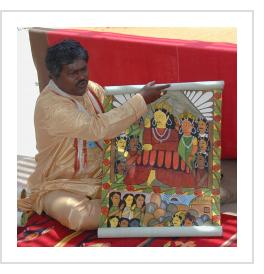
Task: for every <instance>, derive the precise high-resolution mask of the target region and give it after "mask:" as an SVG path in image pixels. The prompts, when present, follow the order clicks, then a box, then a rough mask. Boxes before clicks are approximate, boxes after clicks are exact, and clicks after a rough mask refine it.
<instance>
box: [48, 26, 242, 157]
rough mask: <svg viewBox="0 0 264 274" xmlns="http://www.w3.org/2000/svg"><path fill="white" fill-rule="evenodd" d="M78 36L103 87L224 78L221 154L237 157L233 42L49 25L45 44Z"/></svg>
mask: <svg viewBox="0 0 264 274" xmlns="http://www.w3.org/2000/svg"><path fill="white" fill-rule="evenodd" d="M69 38H70V39H75V40H78V41H79V42H80V43H81V44H82V45H83V46H84V47H85V48H87V50H88V52H89V55H90V59H89V74H90V76H89V78H90V79H91V80H93V81H95V82H97V83H99V84H100V85H102V86H109V85H128V84H145V83H147V82H149V81H152V80H156V82H157V83H167V82H168V83H170V82H194V81H217V80H224V81H225V87H224V92H223V108H222V159H235V158H236V156H237V47H236V45H235V44H230V43H213V42H202V41H185V40H176V39H163V38H150V37H142V36H132V35H123V34H114V33H106V32H95V31H88V30H70V29H67V30H66V29H65V30H50V31H48V44H49V45H52V44H54V43H57V42H59V41H61V40H63V39H69Z"/></svg>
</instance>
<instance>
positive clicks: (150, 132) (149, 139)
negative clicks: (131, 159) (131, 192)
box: [124, 100, 197, 187]
mask: <svg viewBox="0 0 264 274" xmlns="http://www.w3.org/2000/svg"><path fill="white" fill-rule="evenodd" d="M193 121H194V120H193ZM179 122H180V123H179ZM179 122H178V120H177V118H175V117H174V116H173V114H172V105H171V104H170V103H169V102H168V101H166V100H163V101H160V102H158V103H156V104H155V105H154V113H153V118H152V119H150V118H145V127H144V133H143V143H144V145H143V153H142V154H141V155H140V156H139V157H137V162H136V167H135V171H134V172H133V173H132V174H130V173H129V172H128V174H127V175H126V177H125V180H124V181H125V184H127V185H131V184H144V183H146V184H147V185H148V186H151V185H154V184H156V183H158V184H159V183H162V184H165V185H168V186H172V187H177V186H186V187H187V186H188V187H194V186H195V180H194V178H193V176H192V174H191V172H190V170H191V160H192V158H191V157H192V156H193V155H194V154H195V150H196V149H197V143H195V141H194V140H192V142H190V143H188V151H185V150H184V147H182V144H181V143H183V142H184V141H185V140H184V139H179V136H181V135H182V136H184V138H185V137H186V139H188V138H189V135H188V134H189V132H190V134H192V133H191V132H192V131H194V130H193V128H194V124H193V123H190V124H188V125H187V123H186V122H185V123H183V120H179ZM185 124H186V125H185ZM188 126H189V127H188ZM179 131H181V132H184V134H181V135H180V134H179ZM182 136H181V138H182ZM191 136H192V135H191ZM186 142H187V140H186ZM193 157H194V156H193Z"/></svg>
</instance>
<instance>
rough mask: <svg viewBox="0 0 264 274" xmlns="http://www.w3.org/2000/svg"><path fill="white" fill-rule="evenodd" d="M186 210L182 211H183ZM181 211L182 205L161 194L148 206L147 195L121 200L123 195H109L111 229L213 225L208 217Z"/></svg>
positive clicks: (154, 196) (191, 210) (189, 211)
mask: <svg viewBox="0 0 264 274" xmlns="http://www.w3.org/2000/svg"><path fill="white" fill-rule="evenodd" d="M182 208H183V207H182ZM184 208H185V210H179V205H178V206H176V205H175V204H172V203H168V202H166V201H163V200H162V199H161V196H160V195H159V194H155V193H152V194H151V195H150V199H149V202H148V203H146V195H144V194H142V193H139V194H135V195H134V194H132V193H127V194H125V195H124V196H123V199H121V193H120V192H117V191H116V192H111V193H110V195H109V213H108V219H107V226H108V227H125V226H128V227H138V226H192V225H204V224H205V223H208V222H209V223H210V217H209V215H210V210H209V211H207V212H208V213H209V215H208V214H199V212H198V211H197V210H195V209H194V208H192V209H189V208H188V207H187V206H184Z"/></svg>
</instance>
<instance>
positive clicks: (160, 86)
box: [157, 84, 171, 90]
mask: <svg viewBox="0 0 264 274" xmlns="http://www.w3.org/2000/svg"><path fill="white" fill-rule="evenodd" d="M170 86H171V85H170V84H166V85H158V86H157V89H158V90H163V89H166V88H169V87H170Z"/></svg>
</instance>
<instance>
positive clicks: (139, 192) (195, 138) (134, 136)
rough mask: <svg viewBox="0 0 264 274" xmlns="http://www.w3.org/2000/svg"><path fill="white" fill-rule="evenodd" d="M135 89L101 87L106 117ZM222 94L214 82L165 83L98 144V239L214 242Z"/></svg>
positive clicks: (217, 229)
mask: <svg viewBox="0 0 264 274" xmlns="http://www.w3.org/2000/svg"><path fill="white" fill-rule="evenodd" d="M141 88H142V86H118V87H106V92H107V94H108V96H106V100H105V107H106V110H107V111H108V110H110V109H112V108H114V107H118V106H120V105H122V104H123V103H124V102H125V101H127V100H128V99H129V98H130V97H131V96H133V95H134V94H135V93H136V92H138V91H139V90H140V89H141ZM222 89H223V82H222V81H219V82H194V83H177V84H171V87H170V88H169V89H167V93H166V95H164V96H162V97H161V98H160V99H158V100H157V101H155V102H154V103H152V104H151V105H149V107H148V112H147V113H146V114H145V115H144V116H143V117H141V118H140V119H139V120H138V121H137V122H136V123H134V124H133V125H132V126H130V127H129V128H128V129H126V130H125V131H124V132H122V133H121V134H120V135H119V136H118V137H116V138H115V139H114V140H111V141H109V140H108V141H105V158H104V161H103V179H102V209H101V217H100V228H99V230H98V236H99V237H140V236H142V237H146V236H157V237H158V236H219V235H221V233H222V228H221V220H220V197H219V195H220V191H219V183H220V178H221V172H220V168H221V167H220V155H221V139H220V136H221V135H220V133H221V103H222Z"/></svg>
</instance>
